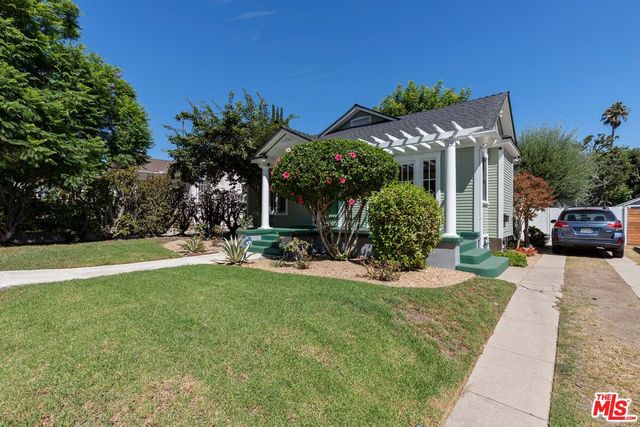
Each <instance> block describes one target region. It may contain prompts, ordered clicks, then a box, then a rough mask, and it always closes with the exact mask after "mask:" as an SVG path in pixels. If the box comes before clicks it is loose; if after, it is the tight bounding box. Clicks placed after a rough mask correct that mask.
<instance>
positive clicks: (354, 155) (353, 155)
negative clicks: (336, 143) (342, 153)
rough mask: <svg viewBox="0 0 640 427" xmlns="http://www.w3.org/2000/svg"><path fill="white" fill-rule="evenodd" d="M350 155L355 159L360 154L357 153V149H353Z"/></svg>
mask: <svg viewBox="0 0 640 427" xmlns="http://www.w3.org/2000/svg"><path fill="white" fill-rule="evenodd" d="M349 157H351V158H352V159H355V158H356V157H358V155H357V154H356V152H355V151H352V152H350V153H349Z"/></svg>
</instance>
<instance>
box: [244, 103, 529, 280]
mask: <svg viewBox="0 0 640 427" xmlns="http://www.w3.org/2000/svg"><path fill="white" fill-rule="evenodd" d="M330 138H341V139H354V140H361V141H364V142H367V143H368V144H371V145H373V146H376V147H380V148H382V149H384V150H385V151H387V152H389V153H391V154H393V155H394V156H395V158H396V159H397V161H398V163H399V164H400V176H399V179H400V180H401V181H407V182H412V183H414V184H415V185H418V186H423V187H424V188H425V189H426V190H428V191H430V192H431V193H433V194H434V196H435V197H436V198H437V199H438V200H439V201H440V202H441V203H442V204H443V206H444V207H445V224H444V230H443V238H442V242H441V245H440V246H439V248H438V249H437V250H436V251H434V253H433V254H432V256H431V257H430V259H429V262H430V263H431V264H432V265H441V266H445V267H458V268H459V269H465V265H466V264H469V263H468V262H466V261H480V262H483V261H485V260H487V258H488V257H490V253H489V254H488V255H487V252H486V251H476V252H475V253H476V254H477V255H478V256H475V255H473V256H471V255H469V256H465V253H467V252H468V251H469V250H471V249H474V248H489V247H491V248H492V249H501V248H503V247H504V245H505V242H506V241H507V240H508V239H509V238H510V237H511V236H513V167H514V162H515V161H516V160H517V158H518V156H519V151H518V147H517V144H516V139H515V129H514V124H513V117H512V113H511V102H510V99H509V93H508V92H504V93H500V94H497V95H492V96H487V97H484V98H479V99H475V100H471V101H467V102H461V103H458V104H454V105H450V106H447V107H443V108H438V109H435V110H429V111H424V112H420V113H415V114H409V115H406V116H401V117H393V116H388V115H385V114H382V113H380V112H378V111H375V110H373V109H370V108H367V107H363V106H360V105H357V104H356V105H354V106H353V107H351V108H350V109H349V110H348V111H347V112H345V113H344V114H342V115H341V116H340V117H338V118H337V119H336V120H335V121H334V122H333V123H332V124H331V125H329V127H327V128H326V129H325V130H324V131H322V132H321V133H319V134H318V135H309V134H306V133H304V132H300V131H297V130H294V129H291V128H286V127H283V128H281V129H280V130H279V131H278V132H277V133H276V134H275V135H274V136H273V137H272V138H271V139H270V140H269V141H268V142H267V144H265V145H264V147H262V148H261V149H260V150H259V151H258V152H257V153H256V156H255V159H254V160H252V162H253V163H255V164H256V165H257V166H259V167H261V168H262V189H261V194H260V195H258V194H254V193H252V192H251V191H249V194H248V197H249V209H250V210H255V211H259V212H260V221H259V223H257V224H256V226H258V227H259V228H261V229H263V230H267V231H268V230H273V229H274V228H275V230H276V231H277V233H278V234H280V235H286V234H287V231H286V229H293V230H295V229H299V230H302V229H309V228H312V227H313V221H312V218H311V216H310V214H309V212H308V211H307V210H306V209H305V208H304V207H302V206H300V205H298V204H296V203H295V202H294V201H291V200H287V199H285V198H282V197H280V196H279V195H277V194H274V193H273V192H270V186H269V170H270V168H271V167H272V166H273V164H274V163H275V159H276V158H277V157H279V156H282V155H283V153H284V152H285V149H286V148H287V147H291V146H292V145H296V144H306V143H310V142H312V141H314V140H317V139H330ZM447 194H455V195H456V197H447ZM244 234H247V235H250V236H253V237H254V238H258V236H260V232H259V231H258V232H255V231H254V232H249V231H246V232H245V233H244ZM262 234H266V231H265V232H262ZM271 234H273V232H271ZM365 234H366V230H365ZM463 238H464V240H463ZM461 253H462V256H461ZM472 258H473V259H472ZM461 261H462V262H461ZM489 261H491V262H492V263H493V264H500V268H502V264H503V263H502V261H495V260H493V259H491V260H489Z"/></svg>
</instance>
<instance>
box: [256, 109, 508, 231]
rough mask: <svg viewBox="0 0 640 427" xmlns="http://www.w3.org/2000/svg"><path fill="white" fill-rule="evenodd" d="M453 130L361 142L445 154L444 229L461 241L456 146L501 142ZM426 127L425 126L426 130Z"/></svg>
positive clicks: (265, 172)
mask: <svg viewBox="0 0 640 427" xmlns="http://www.w3.org/2000/svg"><path fill="white" fill-rule="evenodd" d="M451 124H452V126H453V128H454V130H450V131H446V130H444V129H442V128H441V127H440V126H438V125H437V124H433V125H432V126H433V128H434V130H435V132H434V133H429V132H427V131H425V130H423V129H422V128H420V127H417V126H416V127H415V128H409V129H406V130H404V129H401V130H398V131H397V132H399V135H397V136H396V135H391V134H389V133H385V134H384V135H378V136H376V135H371V137H370V140H369V139H363V138H359V140H360V141H363V142H366V143H367V144H369V145H372V146H375V147H379V148H382V149H383V150H384V151H386V152H388V153H390V154H393V155H394V156H395V155H403V154H417V153H421V152H429V151H442V150H443V149H444V151H445V168H446V175H445V227H444V235H443V236H444V237H458V234H457V232H456V225H457V224H456V197H455V196H454V197H451V195H452V194H453V195H455V194H456V146H458V145H460V143H461V142H466V141H470V142H471V143H473V144H478V145H482V146H484V147H486V146H487V145H490V144H493V143H496V142H497V141H499V140H500V136H499V134H498V133H497V132H496V131H495V130H489V131H483V129H484V128H483V127H482V126H476V127H470V128H464V127H462V126H460V125H459V124H458V123H456V122H455V121H451ZM425 127H426V126H425ZM256 163H259V164H260V165H261V167H262V187H261V212H260V214H261V215H260V218H261V224H260V228H263V229H264V228H270V225H269V167H270V162H269V161H268V159H267V158H263V159H257V160H256Z"/></svg>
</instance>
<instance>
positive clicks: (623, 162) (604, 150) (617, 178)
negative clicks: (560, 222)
mask: <svg viewBox="0 0 640 427" xmlns="http://www.w3.org/2000/svg"><path fill="white" fill-rule="evenodd" d="M628 116H629V110H628V109H627V108H626V107H625V106H624V105H623V104H622V102H615V103H613V104H612V105H611V106H610V107H609V108H607V109H606V110H605V111H604V112H603V113H602V117H601V121H602V123H603V124H604V125H605V126H611V134H610V135H605V134H603V133H599V134H598V135H597V136H595V137H594V136H593V135H589V136H587V137H586V138H585V139H584V141H583V143H582V144H583V146H584V148H585V150H586V151H587V152H588V153H590V155H591V158H592V163H593V165H594V171H593V186H592V189H591V191H590V193H589V203H590V204H592V205H600V206H609V205H615V204H619V203H622V202H625V201H627V200H629V199H630V198H632V197H635V196H637V195H640V158H639V156H638V150H637V149H630V148H629V147H626V146H616V145H615V141H616V140H617V139H618V135H616V134H615V130H616V129H617V128H618V127H619V126H620V125H621V124H622V122H623V121H626V120H627V118H628Z"/></svg>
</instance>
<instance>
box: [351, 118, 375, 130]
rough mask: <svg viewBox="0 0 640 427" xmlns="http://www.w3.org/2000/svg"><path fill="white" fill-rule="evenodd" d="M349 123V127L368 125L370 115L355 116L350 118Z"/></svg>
mask: <svg viewBox="0 0 640 427" xmlns="http://www.w3.org/2000/svg"><path fill="white" fill-rule="evenodd" d="M349 123H350V127H355V126H364V125H368V124H370V123H371V116H361V117H356V118H354V119H351V121H350V122H349Z"/></svg>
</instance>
